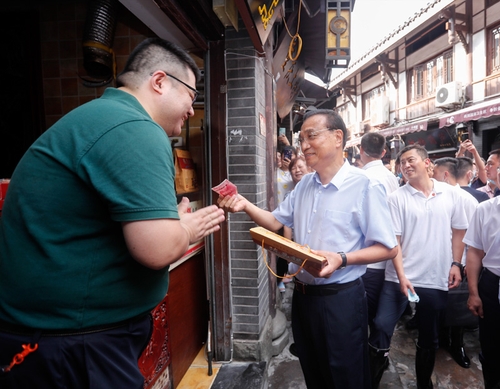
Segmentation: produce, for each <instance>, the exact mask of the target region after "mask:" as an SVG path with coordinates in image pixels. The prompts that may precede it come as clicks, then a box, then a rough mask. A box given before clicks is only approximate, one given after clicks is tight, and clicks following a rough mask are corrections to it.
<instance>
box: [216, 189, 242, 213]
mask: <svg viewBox="0 0 500 389" xmlns="http://www.w3.org/2000/svg"><path fill="white" fill-rule="evenodd" d="M247 203H248V200H247V199H246V198H244V197H243V196H242V195H240V194H237V195H230V196H220V195H219V198H218V199H217V204H219V207H220V208H222V209H223V210H225V211H228V212H232V213H235V212H241V211H244V210H245V208H246V206H247Z"/></svg>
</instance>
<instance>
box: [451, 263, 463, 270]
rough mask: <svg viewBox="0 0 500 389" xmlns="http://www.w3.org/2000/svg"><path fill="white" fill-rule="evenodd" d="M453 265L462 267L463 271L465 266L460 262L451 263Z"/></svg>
mask: <svg viewBox="0 0 500 389" xmlns="http://www.w3.org/2000/svg"><path fill="white" fill-rule="evenodd" d="M451 266H456V267H458V268H459V269H460V271H462V270H463V268H464V265H462V264H461V263H460V262H452V263H451Z"/></svg>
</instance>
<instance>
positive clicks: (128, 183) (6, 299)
mask: <svg viewBox="0 0 500 389" xmlns="http://www.w3.org/2000/svg"><path fill="white" fill-rule="evenodd" d="M174 178H175V169H174V166H173V157H172V150H171V147H170V142H169V139H168V137H167V135H166V133H165V132H164V130H163V129H162V128H161V127H160V126H159V125H158V124H156V123H155V122H153V120H152V119H151V117H150V116H149V115H148V114H147V112H146V111H145V110H144V109H143V108H142V106H141V105H140V104H139V102H138V101H137V99H136V98H135V97H133V96H132V95H130V94H128V93H126V92H124V91H121V90H119V89H114V88H108V89H107V90H106V91H105V93H104V94H103V96H102V97H101V98H99V99H96V100H94V101H91V102H89V103H87V104H85V105H83V106H81V107H78V108H77V109H75V110H73V111H72V112H70V113H69V114H67V115H66V116H64V117H63V118H62V119H61V120H59V121H58V122H57V123H56V124H55V125H54V126H52V127H51V128H50V129H49V130H47V131H46V132H45V133H44V134H43V135H42V136H40V138H39V139H38V140H37V141H36V142H35V143H34V144H33V145H32V146H31V147H30V149H29V150H28V151H27V152H26V154H25V155H24V156H23V158H22V159H21V161H20V162H19V165H18V166H17V168H16V170H15V172H14V174H13V175H12V179H11V182H10V185H9V192H8V194H7V196H6V201H5V205H4V208H3V213H2V217H1V218H0V220H1V221H0V320H3V321H6V322H9V323H13V324H20V325H24V326H28V327H33V328H42V329H80V328H87V327H91V326H96V325H104V324H109V323H115V322H119V321H122V320H127V319H129V318H132V317H135V316H138V315H141V314H144V313H146V312H148V311H150V310H151V309H152V308H154V307H155V305H156V304H157V303H158V302H159V301H160V300H161V299H162V298H163V297H164V295H165V294H166V291H167V288H168V268H164V269H162V270H158V271H155V270H151V269H149V268H146V267H144V266H142V265H140V264H139V263H137V262H136V261H135V260H134V259H133V258H132V257H131V255H130V253H129V251H128V250H127V247H126V244H125V240H124V237H123V233H122V226H121V223H122V222H125V221H136V220H148V219H161V218H168V219H178V218H179V215H178V212H177V204H176V196H175V189H174ZM167 239H169V237H168V236H166V237H165V240H166V241H167Z"/></svg>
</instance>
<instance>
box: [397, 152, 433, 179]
mask: <svg viewBox="0 0 500 389" xmlns="http://www.w3.org/2000/svg"><path fill="white" fill-rule="evenodd" d="M429 164H430V161H429V158H426V159H425V160H424V159H422V157H421V156H420V154H419V153H418V152H417V150H414V149H413V150H408V151H407V152H405V153H404V154H402V155H401V158H400V169H401V172H402V173H403V175H404V176H405V178H406V179H407V181H409V182H411V181H412V180H415V179H419V178H422V177H424V176H427V177H428V176H429V173H428V168H429Z"/></svg>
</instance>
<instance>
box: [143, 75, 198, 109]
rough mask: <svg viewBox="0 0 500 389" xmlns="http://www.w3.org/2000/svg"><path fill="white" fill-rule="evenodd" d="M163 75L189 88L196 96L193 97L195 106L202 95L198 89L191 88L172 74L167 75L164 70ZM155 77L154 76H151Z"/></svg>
mask: <svg viewBox="0 0 500 389" xmlns="http://www.w3.org/2000/svg"><path fill="white" fill-rule="evenodd" d="M162 72H163V73H165V75H166V76H167V77H170V78H173V79H174V80H176V81H179V82H180V83H181V84H182V85H184V86H185V87H186V88H188V89H189V90H190V91H192V92H193V93H194V96H193V104H194V102H195V101H196V99H197V98H198V95H199V94H200V92H198V91H197V90H196V89H194V88H193V87H192V86H189V85H188V84H186V83H185V82H184V81H182V80H179V79H178V78H177V77H175V76H172V75H171V74H170V73H167V72H166V71H165V70H162ZM151 75H153V74H151Z"/></svg>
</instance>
